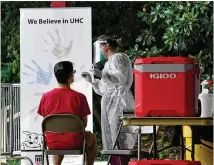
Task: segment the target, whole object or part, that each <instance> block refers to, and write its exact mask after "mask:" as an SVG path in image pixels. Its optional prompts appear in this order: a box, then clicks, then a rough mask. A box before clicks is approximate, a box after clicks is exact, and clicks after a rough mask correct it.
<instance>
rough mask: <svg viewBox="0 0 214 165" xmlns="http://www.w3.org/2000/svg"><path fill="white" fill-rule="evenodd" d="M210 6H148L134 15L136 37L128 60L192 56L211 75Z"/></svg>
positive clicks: (188, 3) (211, 8)
mask: <svg viewBox="0 0 214 165" xmlns="http://www.w3.org/2000/svg"><path fill="white" fill-rule="evenodd" d="M212 13H213V3H212V2H208V1H207V2H205V1H201V2H200V1H198V2H176V1H173V2H151V3H148V4H147V5H145V6H144V7H143V10H140V11H139V12H138V14H137V16H138V17H139V19H141V21H142V23H143V24H142V25H141V32H140V35H139V36H138V37H137V38H136V44H135V46H133V48H132V49H130V52H129V55H130V57H131V58H132V59H134V58H136V57H149V56H193V57H196V58H198V59H199V60H200V62H201V64H202V65H204V67H205V73H206V74H210V73H211V72H212V69H211V68H212V65H213V63H212V61H213V60H212V54H213V31H212V29H213V15H212Z"/></svg>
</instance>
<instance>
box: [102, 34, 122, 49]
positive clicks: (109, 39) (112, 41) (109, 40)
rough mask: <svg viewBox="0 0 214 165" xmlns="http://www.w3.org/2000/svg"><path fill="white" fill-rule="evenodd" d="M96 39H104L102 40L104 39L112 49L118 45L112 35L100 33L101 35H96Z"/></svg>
mask: <svg viewBox="0 0 214 165" xmlns="http://www.w3.org/2000/svg"><path fill="white" fill-rule="evenodd" d="M98 40H100V41H104V42H105V41H106V43H108V44H109V46H110V47H111V48H113V49H116V48H117V47H118V43H117V40H116V39H115V38H113V37H110V36H106V35H102V36H100V37H98ZM106 43H101V44H106Z"/></svg>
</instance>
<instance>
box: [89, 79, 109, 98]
mask: <svg viewBox="0 0 214 165" xmlns="http://www.w3.org/2000/svg"><path fill="white" fill-rule="evenodd" d="M92 87H93V89H94V92H95V93H96V94H98V95H100V96H103V94H104V93H105V92H106V84H105V83H104V82H103V81H102V79H101V80H99V79H94V82H93V83H92Z"/></svg>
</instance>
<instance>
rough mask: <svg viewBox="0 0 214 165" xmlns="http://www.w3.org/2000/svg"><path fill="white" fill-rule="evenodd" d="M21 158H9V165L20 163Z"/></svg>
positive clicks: (18, 164)
mask: <svg viewBox="0 0 214 165" xmlns="http://www.w3.org/2000/svg"><path fill="white" fill-rule="evenodd" d="M20 164H21V160H20V159H8V160H7V165H20Z"/></svg>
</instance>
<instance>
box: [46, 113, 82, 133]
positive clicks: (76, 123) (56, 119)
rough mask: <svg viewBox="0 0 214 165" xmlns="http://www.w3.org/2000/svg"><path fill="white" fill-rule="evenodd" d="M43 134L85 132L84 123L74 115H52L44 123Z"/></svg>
mask: <svg viewBox="0 0 214 165" xmlns="http://www.w3.org/2000/svg"><path fill="white" fill-rule="evenodd" d="M42 132H43V133H44V132H54V133H72V132H82V133H84V132H85V126H84V123H83V121H82V120H81V119H80V118H79V117H77V116H75V115H72V114H52V115H49V116H47V117H45V118H44V120H43V121H42Z"/></svg>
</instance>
